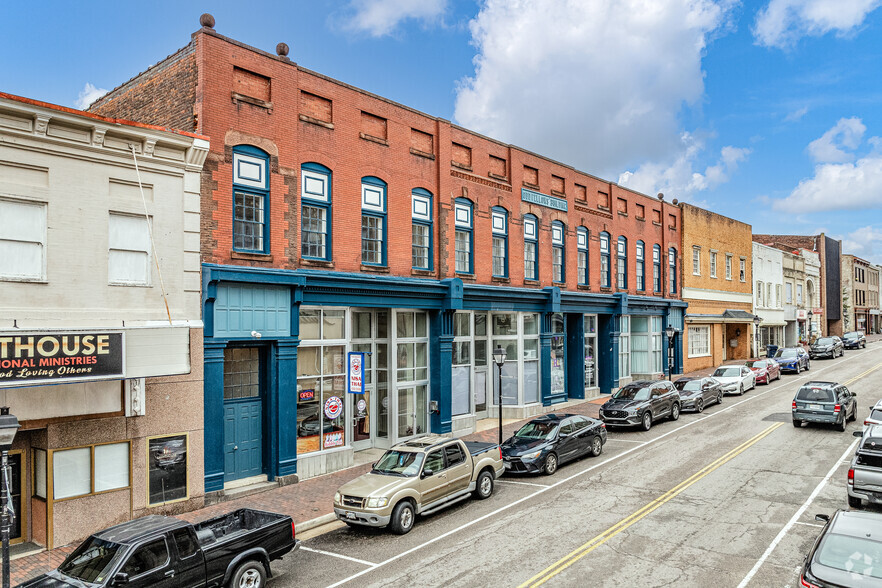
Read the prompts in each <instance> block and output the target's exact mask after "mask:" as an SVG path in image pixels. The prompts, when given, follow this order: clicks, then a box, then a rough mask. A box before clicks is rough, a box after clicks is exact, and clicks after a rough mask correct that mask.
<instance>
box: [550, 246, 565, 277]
mask: <svg viewBox="0 0 882 588" xmlns="http://www.w3.org/2000/svg"><path fill="white" fill-rule="evenodd" d="M551 256H552V257H551V266H552V268H553V269H554V276H553V278H552V279H553V280H554V281H555V282H563V249H562V248H561V247H554V248H553V249H552V250H551Z"/></svg>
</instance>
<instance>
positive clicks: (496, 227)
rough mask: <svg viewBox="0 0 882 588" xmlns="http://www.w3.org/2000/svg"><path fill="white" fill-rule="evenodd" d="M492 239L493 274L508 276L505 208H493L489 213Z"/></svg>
mask: <svg viewBox="0 0 882 588" xmlns="http://www.w3.org/2000/svg"><path fill="white" fill-rule="evenodd" d="M491 222H492V234H493V241H492V247H491V255H492V257H493V276H494V277H497V278H507V277H508V213H507V212H506V211H505V209H502V208H494V209H493V211H492V213H491Z"/></svg>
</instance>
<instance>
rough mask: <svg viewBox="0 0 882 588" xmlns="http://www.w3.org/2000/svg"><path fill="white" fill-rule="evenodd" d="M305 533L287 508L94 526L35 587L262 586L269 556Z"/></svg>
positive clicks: (294, 543) (275, 555)
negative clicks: (192, 519)
mask: <svg viewBox="0 0 882 588" xmlns="http://www.w3.org/2000/svg"><path fill="white" fill-rule="evenodd" d="M299 546H300V541H298V540H297V539H296V538H295V537H294V522H293V521H292V520H291V517H289V516H286V515H280V514H275V513H271V512H263V511H260V510H251V509H248V508H243V509H240V510H237V511H235V512H231V513H229V514H226V515H224V516H222V517H218V518H214V519H209V520H207V521H203V522H201V523H198V524H196V525H191V524H190V523H188V522H186V521H183V520H181V519H176V518H174V517H166V516H159V515H150V516H146V517H142V518H140V519H135V520H134V521H129V522H127V523H122V524H121V525H116V526H115V527H110V528H109V529H105V530H103V531H100V532H98V533H95V534H94V535H92V536H91V537H89V538H88V539H86V540H85V541H84V542H83V544H82V545H80V546H79V547H77V548H76V550H74V551H73V553H71V554H70V555H69V556H68V557H67V559H65V560H64V562H63V563H62V564H61V565H60V566H58V568H57V569H55V570H53V571H51V572H49V573H48V574H44V575H42V576H40V577H38V578H34V579H33V580H31V581H29V582H25V583H24V584H20V586H22V587H27V588H32V587H40V588H49V587H52V588H62V587H64V588H68V587H71V586H75V587H77V588H86V587H93V586H126V587H139V588H140V587H141V586H145V587H146V586H151V587H154V588H171V587H175V588H177V587H179V586H180V587H189V586H204V587H206V588H211V587H213V586H224V587H232V588H245V587H248V588H263V587H264V586H265V585H266V578H267V576H271V575H272V574H271V572H270V561H272V560H274V559H279V558H280V557H282V556H283V555H285V554H286V553H288V552H289V551H291V550H292V549H297V548H298V547H299Z"/></svg>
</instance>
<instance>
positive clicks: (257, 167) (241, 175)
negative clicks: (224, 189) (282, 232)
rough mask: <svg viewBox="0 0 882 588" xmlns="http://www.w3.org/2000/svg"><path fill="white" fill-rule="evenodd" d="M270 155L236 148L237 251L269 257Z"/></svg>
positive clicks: (234, 212) (234, 182)
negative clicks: (267, 254) (262, 254)
mask: <svg viewBox="0 0 882 588" xmlns="http://www.w3.org/2000/svg"><path fill="white" fill-rule="evenodd" d="M268 237H269V155H267V154H266V153H265V152H263V151H261V150H260V149H258V148H257V147H252V146H250V145H237V146H236V147H233V249H235V250H237V251H250V252H252V253H269V238H268Z"/></svg>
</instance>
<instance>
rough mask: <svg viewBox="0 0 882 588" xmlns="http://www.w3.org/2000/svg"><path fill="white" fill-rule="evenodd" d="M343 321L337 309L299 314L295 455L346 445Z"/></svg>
mask: <svg viewBox="0 0 882 588" xmlns="http://www.w3.org/2000/svg"><path fill="white" fill-rule="evenodd" d="M345 318H346V311H345V310H341V309H301V311H300V337H301V339H302V343H301V344H300V348H299V350H298V354H297V452H298V454H305V453H310V452H313V451H320V450H322V449H332V448H334V447H342V446H343V445H345V444H346V435H345V423H346V420H345V409H344V399H345V398H346V396H345V392H346V390H345V384H346V377H345V361H344V360H345V354H346V346H345ZM368 328H370V325H369V324H368Z"/></svg>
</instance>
